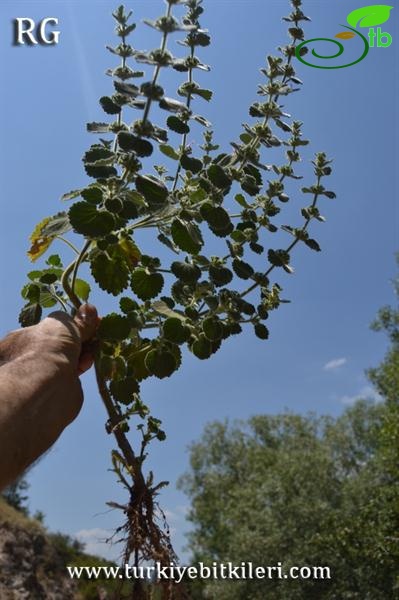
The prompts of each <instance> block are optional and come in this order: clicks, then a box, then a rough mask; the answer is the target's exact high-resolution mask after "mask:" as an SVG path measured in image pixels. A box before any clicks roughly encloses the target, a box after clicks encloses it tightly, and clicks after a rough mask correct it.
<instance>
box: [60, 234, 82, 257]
mask: <svg viewBox="0 0 399 600" xmlns="http://www.w3.org/2000/svg"><path fill="white" fill-rule="evenodd" d="M56 237H57V240H61V242H64V244H66V245H67V246H69V247H70V248H71V249H72V250H73V251H74V252H75V254H79V250H78V249H77V248H76V246H74V245H73V244H72V242H70V241H69V240H67V239H66V238H64V237H62V236H61V235H57V236H56Z"/></svg>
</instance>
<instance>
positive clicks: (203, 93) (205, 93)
mask: <svg viewBox="0 0 399 600" xmlns="http://www.w3.org/2000/svg"><path fill="white" fill-rule="evenodd" d="M193 93H194V94H196V95H197V96H200V97H201V98H203V99H204V100H206V101H207V102H210V100H212V96H213V92H212V91H211V90H204V89H202V88H197V89H196V90H195V91H194V92H193Z"/></svg>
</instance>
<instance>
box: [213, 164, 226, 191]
mask: <svg viewBox="0 0 399 600" xmlns="http://www.w3.org/2000/svg"><path fill="white" fill-rule="evenodd" d="M208 177H209V179H210V181H211V182H212V183H213V185H215V186H216V187H217V188H219V189H221V190H224V189H226V188H229V187H230V186H231V179H230V177H229V176H228V175H227V173H226V171H225V170H224V169H223V167H221V166H220V165H215V164H213V165H211V166H210V167H209V169H208Z"/></svg>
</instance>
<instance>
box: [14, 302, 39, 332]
mask: <svg viewBox="0 0 399 600" xmlns="http://www.w3.org/2000/svg"><path fill="white" fill-rule="evenodd" d="M41 316H42V307H41V306H40V304H27V305H26V306H24V307H23V309H22V310H21V312H20V314H19V319H18V320H19V322H20V324H21V326H22V327H30V326H31V325H36V324H37V323H39V321H40V319H41Z"/></svg>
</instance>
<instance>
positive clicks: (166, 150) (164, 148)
mask: <svg viewBox="0 0 399 600" xmlns="http://www.w3.org/2000/svg"><path fill="white" fill-rule="evenodd" d="M159 149H160V151H161V152H162V154H164V155H165V156H167V157H168V158H171V159H172V160H179V155H178V153H177V152H176V150H175V149H174V148H172V146H168V144H160V146H159Z"/></svg>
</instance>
